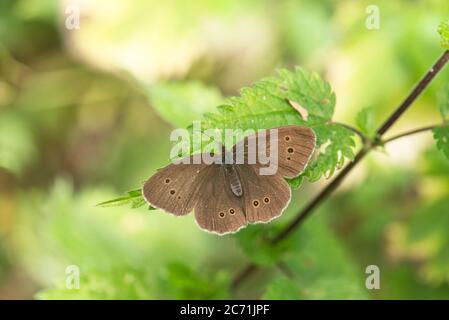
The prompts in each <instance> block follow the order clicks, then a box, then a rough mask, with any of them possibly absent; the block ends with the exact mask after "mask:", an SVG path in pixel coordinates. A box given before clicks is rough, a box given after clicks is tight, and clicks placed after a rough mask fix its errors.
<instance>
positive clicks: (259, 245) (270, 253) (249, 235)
mask: <svg viewBox="0 0 449 320" xmlns="http://www.w3.org/2000/svg"><path fill="white" fill-rule="evenodd" d="M280 227H281V226H280V225H278V224H274V223H272V224H269V225H250V226H248V227H246V228H245V229H243V230H241V231H239V232H238V233H237V234H236V236H235V237H236V238H237V241H238V243H239V245H240V248H242V250H243V252H244V253H245V255H246V256H247V257H248V258H249V259H250V260H251V261H252V262H253V263H255V264H257V265H260V266H270V265H275V264H276V263H278V262H279V260H280V259H281V257H282V255H283V254H284V253H285V252H287V251H288V250H289V249H293V248H294V241H293V240H292V239H287V240H286V241H282V242H281V243H278V244H276V245H273V244H271V243H269V240H270V239H271V238H273V237H274V236H275V235H276V234H277V233H278V232H279V230H280Z"/></svg>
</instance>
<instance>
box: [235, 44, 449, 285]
mask: <svg viewBox="0 0 449 320" xmlns="http://www.w3.org/2000/svg"><path fill="white" fill-rule="evenodd" d="M448 60H449V51H448V50H445V51H444V52H443V54H442V55H441V56H440V58H439V59H438V60H437V61H436V62H435V64H434V65H433V66H432V67H431V68H430V69H429V70H428V71H427V73H426V74H425V75H424V77H423V78H422V79H421V80H420V81H419V82H418V84H417V85H416V86H415V87H414V89H413V90H412V91H411V92H410V94H409V95H408V96H407V97H406V98H405V100H404V101H403V102H402V103H401V104H400V105H399V106H398V107H397V108H396V109H395V111H394V112H393V113H392V114H391V115H390V116H389V117H388V118H387V120H386V121H385V122H384V123H383V124H382V126H380V127H379V129H377V130H376V133H377V137H378V138H379V139H380V138H381V137H382V135H383V134H384V133H385V132H387V131H388V129H390V128H391V126H392V125H393V124H394V123H395V122H396V121H397V120H398V119H399V118H400V117H401V115H402V114H403V113H404V112H405V111H406V110H407V109H408V108H409V107H410V105H411V104H412V103H413V102H414V101H415V100H416V99H417V98H418V97H419V96H420V94H421V93H422V92H423V90H424V89H425V88H426V87H427V86H428V85H429V83H430V82H431V81H432V79H433V78H434V77H435V75H437V74H438V72H440V71H441V69H442V68H443V67H444V65H445V64H446V63H447V62H448ZM427 129H428V128H427ZM390 141H391V139H390ZM375 146H376V144H369V145H365V146H364V147H363V148H362V149H361V150H360V151H359V152H358V153H357V154H356V156H355V158H354V161H352V162H351V163H349V164H348V165H347V166H346V167H345V168H344V169H343V170H342V171H340V173H339V174H338V175H337V176H336V177H335V178H334V179H333V180H332V181H331V182H330V183H329V184H328V185H327V186H326V187H325V188H324V189H323V190H322V191H321V192H320V193H318V195H316V196H315V198H313V199H312V200H311V201H310V202H309V203H308V204H307V206H306V207H304V208H303V209H302V210H301V211H300V212H298V214H297V215H296V218H295V219H293V221H292V222H290V224H288V225H287V226H286V227H285V228H284V229H283V230H282V231H281V232H280V233H279V234H278V235H277V236H276V237H275V238H273V240H272V241H271V243H273V244H276V243H278V242H280V241H282V240H283V239H285V238H286V237H288V236H289V235H290V234H291V233H292V232H293V231H294V230H296V229H297V228H298V227H299V226H301V224H302V223H303V222H304V220H305V219H306V218H307V217H308V216H309V215H310V214H311V213H312V212H313V209H315V208H316V207H317V206H318V205H319V204H321V202H323V201H324V200H325V199H326V198H327V197H328V196H329V195H330V194H331V193H332V192H333V191H334V190H335V189H336V188H337V187H338V186H339V185H340V183H341V182H342V181H343V179H344V178H345V177H346V176H347V175H348V174H349V173H350V172H351V171H352V169H354V167H355V166H356V165H357V164H358V163H359V162H360V161H361V160H362V159H363V158H364V157H365V155H366V154H367V153H369V152H370V151H371V150H372V149H373V148H374V147H375ZM257 269H258V266H257V265H255V264H248V265H247V266H246V267H245V268H244V269H243V271H242V272H240V273H238V274H237V275H236V277H235V278H234V281H233V282H232V289H237V288H238V287H239V286H240V285H241V284H242V283H243V282H244V281H245V279H246V278H248V277H249V276H250V275H251V274H252V273H253V272H255V271H256V270H257Z"/></svg>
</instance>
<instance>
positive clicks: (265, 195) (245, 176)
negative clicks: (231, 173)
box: [236, 165, 291, 223]
mask: <svg viewBox="0 0 449 320" xmlns="http://www.w3.org/2000/svg"><path fill="white" fill-rule="evenodd" d="M236 167H237V170H238V172H239V175H240V179H241V181H242V185H243V200H244V212H245V215H246V220H247V221H248V223H257V222H269V221H270V220H273V219H274V218H277V217H279V216H280V215H281V214H282V212H283V211H284V209H285V208H286V207H287V205H288V203H289V202H290V197H291V190H290V187H289V185H288V183H287V182H286V181H285V179H284V178H283V177H282V176H281V175H280V174H275V175H260V174H259V172H258V171H259V168H258V167H257V166H254V165H239V166H236Z"/></svg>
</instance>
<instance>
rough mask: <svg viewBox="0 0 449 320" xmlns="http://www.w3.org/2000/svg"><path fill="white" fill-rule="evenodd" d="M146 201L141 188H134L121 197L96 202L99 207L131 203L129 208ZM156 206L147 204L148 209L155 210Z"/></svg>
mask: <svg viewBox="0 0 449 320" xmlns="http://www.w3.org/2000/svg"><path fill="white" fill-rule="evenodd" d="M146 203H147V202H146V201H145V199H144V198H143V196H142V190H141V189H136V190H131V191H128V192H127V194H126V195H125V196H123V197H119V198H115V199H112V200H107V201H104V202H100V203H99V204H97V206H99V207H116V206H124V205H131V208H133V209H135V208H140V207H142V206H143V205H145V204H146ZM155 209H156V208H153V207H151V206H149V208H148V210H155Z"/></svg>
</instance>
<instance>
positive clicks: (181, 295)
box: [165, 263, 229, 299]
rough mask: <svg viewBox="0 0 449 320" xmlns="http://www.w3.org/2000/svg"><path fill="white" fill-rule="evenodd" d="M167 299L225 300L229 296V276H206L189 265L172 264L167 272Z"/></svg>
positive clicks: (216, 274) (220, 273) (218, 274)
mask: <svg viewBox="0 0 449 320" xmlns="http://www.w3.org/2000/svg"><path fill="white" fill-rule="evenodd" d="M165 280H166V281H165V284H166V286H165V292H166V296H167V297H172V298H173V297H174V298H176V299H225V298H227V297H228V296H229V292H228V290H229V275H228V274H227V273H225V272H217V273H215V274H213V275H209V276H208V275H204V274H200V273H199V272H195V271H194V270H192V268H190V267H189V266H188V265H187V264H183V263H170V264H169V265H168V266H167V269H166V272H165Z"/></svg>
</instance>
